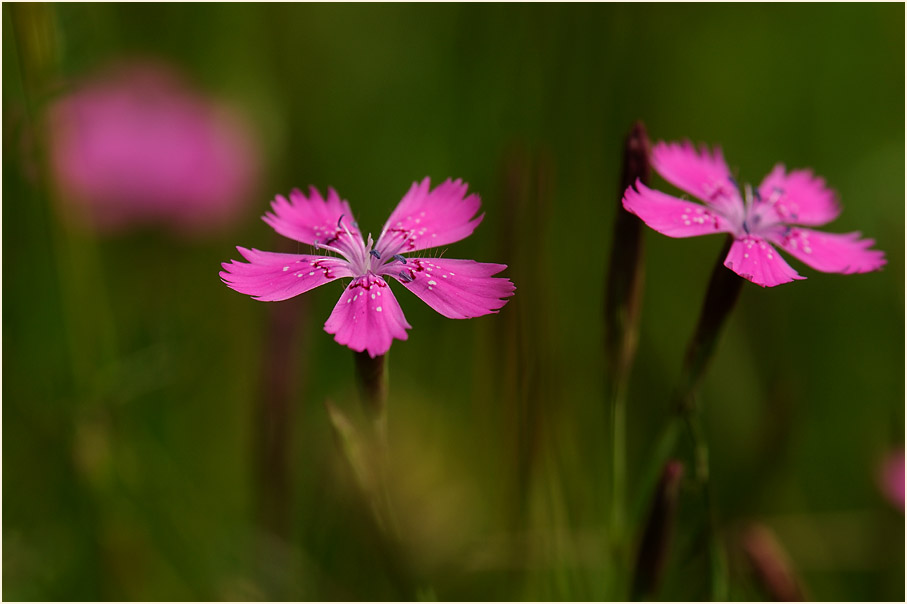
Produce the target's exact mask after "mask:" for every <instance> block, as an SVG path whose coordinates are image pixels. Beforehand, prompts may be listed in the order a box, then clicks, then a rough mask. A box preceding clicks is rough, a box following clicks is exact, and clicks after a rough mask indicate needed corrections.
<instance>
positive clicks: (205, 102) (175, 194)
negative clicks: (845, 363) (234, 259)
mask: <svg viewBox="0 0 907 604" xmlns="http://www.w3.org/2000/svg"><path fill="white" fill-rule="evenodd" d="M48 117H49V121H48V126H49V137H50V149H51V153H50V160H51V167H52V169H53V172H54V175H55V177H56V182H57V187H58V190H59V193H60V197H61V199H62V201H63V202H64V203H66V204H67V205H66V209H67V210H70V211H75V213H76V214H77V215H78V217H79V218H80V219H82V220H84V221H87V222H88V223H90V224H92V225H93V226H95V227H97V228H99V229H101V230H120V229H123V228H127V227H130V226H136V225H148V224H158V225H165V226H168V227H170V228H173V229H175V230H178V231H188V232H198V231H209V230H216V229H218V228H220V227H223V226H225V225H227V224H229V223H231V222H232V221H233V220H234V219H236V218H237V217H238V216H239V214H240V213H241V211H242V209H243V207H244V206H245V205H248V203H249V202H250V201H251V198H252V193H253V191H252V189H253V187H254V186H255V182H256V180H257V177H258V172H259V166H258V153H257V145H256V144H255V141H254V140H253V138H252V136H251V134H252V133H251V132H250V130H249V129H248V126H247V125H246V124H245V123H244V122H243V121H242V120H241V119H240V117H239V116H238V115H237V114H235V113H233V112H231V111H230V110H228V109H227V108H226V107H225V106H223V105H221V104H219V103H217V102H215V101H213V100H211V99H209V98H206V97H205V96H203V95H202V94H201V93H199V92H197V91H196V90H194V89H193V88H192V87H191V86H190V85H189V84H188V83H187V82H186V81H185V80H184V79H183V78H182V77H181V76H180V75H179V74H178V73H177V72H176V71H174V70H173V69H172V68H170V67H168V66H166V65H164V64H161V63H156V62H135V63H129V64H121V65H119V66H117V67H114V68H112V69H110V70H108V71H106V72H103V73H101V74H99V75H98V76H95V77H94V78H91V79H89V80H86V81H84V82H82V83H81V84H79V85H77V86H76V87H75V89H74V90H73V91H72V92H71V93H69V94H67V95H66V96H64V97H62V98H60V99H59V100H57V101H56V102H55V103H54V104H53V105H52V107H51V108H50V111H49V116H48Z"/></svg>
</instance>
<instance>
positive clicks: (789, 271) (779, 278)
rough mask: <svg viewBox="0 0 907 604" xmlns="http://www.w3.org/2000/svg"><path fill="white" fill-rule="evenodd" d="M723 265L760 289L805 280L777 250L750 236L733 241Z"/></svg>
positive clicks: (758, 238)
mask: <svg viewBox="0 0 907 604" xmlns="http://www.w3.org/2000/svg"><path fill="white" fill-rule="evenodd" d="M724 265H725V266H726V267H728V268H729V269H731V270H732V271H734V272H735V273H737V274H738V275H740V276H741V277H743V278H744V279H746V280H748V281H752V282H753V283H755V284H756V285H761V286H762V287H774V286H776V285H781V284H782V283H790V282H791V281H794V280H796V279H805V278H806V277H802V276H800V275H799V274H798V273H797V271H795V270H794V269H793V268H791V266H790V265H789V264H788V263H787V262H786V261H785V260H784V258H782V257H781V255H780V254H778V252H777V250H775V248H773V247H772V246H771V245H769V244H768V243H766V241H765V240H764V239H762V238H761V237H754V236H752V235H749V236H747V237H744V238H742V239H735V240H734V243H733V244H731V249H730V251H729V252H728V255H727V258H725V260H724Z"/></svg>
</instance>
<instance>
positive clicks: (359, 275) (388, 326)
mask: <svg viewBox="0 0 907 604" xmlns="http://www.w3.org/2000/svg"><path fill="white" fill-rule="evenodd" d="M467 188H468V185H466V184H465V183H463V182H462V181H460V180H456V181H451V180H450V179H448V180H447V181H445V182H444V183H443V184H441V185H439V186H438V187H436V188H435V189H434V190H431V191H430V190H429V179H428V178H425V179H424V180H423V181H422V182H421V183H413V185H412V187H411V188H410V190H409V192H407V194H406V195H405V196H404V197H403V199H402V200H401V201H400V203H399V204H398V205H397V208H396V209H395V210H394V211H393V212H392V213H391V215H390V218H388V219H387V222H386V223H385V225H384V228H383V229H382V231H381V235H380V236H379V237H378V241H377V243H373V241H372V236H371V235H369V236H368V241H367V242H364V241H363V240H362V234H361V233H360V232H359V229H358V226H357V225H356V223H355V221H353V219H352V213H351V211H350V206H349V204H348V203H347V202H346V201H345V200H341V199H340V197H339V196H338V195H337V193H336V191H334V190H333V189H328V197H327V200H325V199H324V198H323V197H322V196H321V194H320V193H319V192H318V190H317V189H315V188H314V187H310V189H309V196H308V197H306V196H305V195H304V194H303V193H301V192H300V191H298V190H294V191H293V192H292V193H290V199H289V201H288V200H287V199H286V198H285V197H283V196H282V195H278V196H277V197H276V199H275V200H274V201H273V202H272V204H271V209H272V210H273V213H267V214H265V216H264V218H263V219H264V221H265V222H266V223H268V224H269V225H271V227H273V228H274V230H275V231H277V232H278V233H280V234H281V235H283V236H285V237H289V238H290V239H295V240H296V241H300V242H302V243H306V244H309V245H312V246H314V247H315V249H316V250H325V251H328V252H333V253H334V254H336V255H333V256H326V255H310V254H279V253H275V252H261V251H258V250H255V249H251V250H250V249H246V248H242V247H238V248H237V249H238V250H239V253H240V254H242V256H243V257H244V258H245V259H246V260H247V261H248V262H238V261H235V260H234V261H231V262H230V263H229V264H227V263H224V264H223V268H224V271H223V272H221V273H220V277H221V279H222V280H223V281H224V283H226V284H227V285H228V286H229V287H231V288H233V289H235V290H236V291H238V292H240V293H243V294H248V295H250V296H253V297H255V299H256V300H264V301H274V300H286V299H287V298H292V297H293V296H297V295H299V294H301V293H303V292H306V291H308V290H310V289H313V288H315V287H318V286H319V285H324V284H325V283H328V282H330V281H333V280H335V279H341V278H343V277H351V278H352V281H351V282H350V283H349V284H348V285H347V286H346V289H344V291H343V294H342V295H341V296H340V300H339V301H338V302H337V305H336V306H335V307H334V310H333V312H332V313H331V316H330V317H329V318H328V320H327V322H326V323H325V324H324V330H325V331H326V332H328V333H330V334H334V339H335V340H336V341H337V343H339V344H343V345H344V346H348V347H350V348H351V349H353V350H355V351H357V352H362V351H363V350H366V351H368V354H369V356H371V357H375V356H378V355H382V354H384V353H385V352H387V351H388V350H389V349H390V346H391V343H392V342H393V340H394V338H396V339H398V340H405V339H406V338H407V333H406V330H407V329H410V325H409V324H408V323H407V322H406V318H405V317H404V316H403V311H402V310H401V309H400V305H399V304H398V303H397V300H396V298H394V294H393V292H391V289H390V287H389V286H388V283H387V280H386V279H385V278H386V277H393V278H394V279H396V280H397V281H399V282H400V283H401V284H403V287H405V288H406V289H408V290H409V291H411V292H413V293H414V294H416V295H417V296H418V297H420V298H422V300H423V301H424V302H425V303H426V304H428V305H429V306H431V307H432V308H433V309H435V310H436V311H438V312H439V313H441V314H442V315H444V316H445V317H449V318H451V319H469V318H473V317H480V316H482V315H487V314H489V313H494V312H497V311H498V309H500V308H502V307H503V306H504V304H506V303H507V300H505V298H507V297H509V296H511V295H513V292H514V289H516V288H515V287H514V285H513V283H511V282H510V280H509V279H505V278H501V277H492V275H495V274H497V273H499V272H501V271H502V270H504V269H505V268H507V266H506V265H504V264H487V263H482V262H476V261H475V260H449V259H447V258H432V257H412V256H403V254H404V253H408V252H415V251H417V250H424V249H428V248H433V247H437V246H439V245H446V244H448V243H453V242H454V241H459V240H461V239H464V238H466V237H468V236H469V235H471V234H472V232H473V230H475V228H476V227H477V226H478V225H479V223H480V222H481V221H482V218H483V216H484V214H483V215H480V216H478V217H474V216H475V214H476V212H477V211H478V209H479V205H480V201H479V197H478V195H476V194H472V195H469V196H466V191H467Z"/></svg>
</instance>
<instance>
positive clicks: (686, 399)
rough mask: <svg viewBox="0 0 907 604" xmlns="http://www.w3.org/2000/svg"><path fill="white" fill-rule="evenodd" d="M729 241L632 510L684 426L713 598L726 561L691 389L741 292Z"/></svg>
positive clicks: (723, 586) (721, 589)
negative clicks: (729, 261)
mask: <svg viewBox="0 0 907 604" xmlns="http://www.w3.org/2000/svg"><path fill="white" fill-rule="evenodd" d="M732 243H733V239H732V238H731V237H730V236H729V237H728V238H727V241H726V242H725V245H724V247H723V248H722V250H721V252H720V253H719V255H718V260H717V262H716V263H715V267H714V268H713V270H712V276H711V278H710V280H709V286H708V289H707V290H706V296H705V300H704V301H703V305H702V311H701V313H700V316H699V321H698V323H697V325H696V329H695V331H694V332H693V337H692V338H691V339H690V342H689V344H688V346H687V350H686V355H685V356H684V360H683V368H682V370H681V374H680V380H679V384H678V388H677V390H676V391H675V394H674V399H673V402H672V415H671V417H670V418H669V420H668V422H667V424H666V426H665V427H664V428H663V430H662V433H661V435H660V437H659V439H658V441H657V445H656V446H655V447H654V449H653V454H652V456H651V458H650V462H649V465H648V466H647V468H646V469H645V471H644V472H643V485H642V490H641V492H640V495H639V499H637V501H636V505H635V506H634V515H633V518H634V520H636V521H637V522H638V521H639V520H640V519H641V517H642V513H643V510H644V505H645V502H646V501H647V500H648V499H649V496H648V494H649V493H652V492H653V489H654V488H655V482H656V481H657V479H658V473H659V471H660V468H661V467H663V466H664V463H665V461H666V460H667V459H668V457H669V456H670V455H671V454H672V452H673V451H674V449H675V447H676V446H677V442H678V439H679V436H680V434H681V433H682V432H683V431H684V430H686V432H687V433H688V435H689V438H690V442H691V445H692V448H693V478H694V480H695V481H696V485H697V486H698V487H699V490H700V492H701V493H702V501H703V506H704V508H705V511H706V516H707V531H708V540H709V550H710V551H709V555H710V560H711V563H710V565H711V592H712V593H711V595H712V598H713V599H717V600H724V599H727V562H726V560H725V556H724V551H723V548H722V547H721V544H720V542H719V539H718V537H717V531H716V529H715V518H714V509H713V505H712V500H711V492H710V491H711V489H710V485H709V447H708V440H707V439H706V437H705V432H704V429H703V426H702V418H701V415H700V413H699V408H698V406H697V404H696V394H697V391H698V389H699V385H700V383H701V381H702V378H703V376H704V374H705V371H706V369H707V368H708V364H709V362H710V361H711V359H712V356H713V354H714V352H715V346H716V344H717V341H718V337H719V335H720V333H721V329H722V328H723V327H724V324H725V322H726V321H727V318H728V317H729V316H730V313H731V311H732V310H733V308H734V305H735V304H736V302H737V299H738V298H739V296H740V290H741V288H742V286H743V282H744V280H743V279H742V278H741V277H739V276H738V275H737V274H735V273H734V272H732V271H730V270H729V269H727V268H726V267H725V266H724V259H725V257H726V256H727V253H728V251H729V250H730V246H731V244H732ZM635 525H636V524H635V523H634V526H635Z"/></svg>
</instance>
